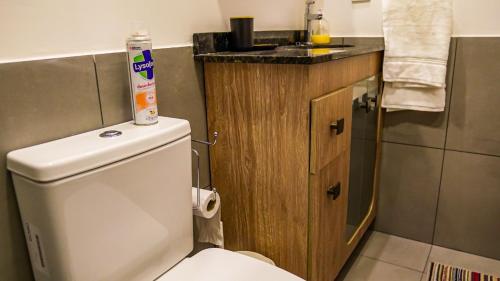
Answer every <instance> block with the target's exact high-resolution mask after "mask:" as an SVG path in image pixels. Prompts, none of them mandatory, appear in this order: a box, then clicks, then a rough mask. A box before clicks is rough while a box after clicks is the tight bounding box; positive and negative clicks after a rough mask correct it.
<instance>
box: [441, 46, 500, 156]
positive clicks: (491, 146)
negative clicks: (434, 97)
mask: <svg viewBox="0 0 500 281" xmlns="http://www.w3.org/2000/svg"><path fill="white" fill-rule="evenodd" d="M499 74H500V38H459V39H458V46H457V60H456V66H455V78H454V85H453V93H452V101H451V111H450V124H449V127H448V138H447V141H446V148H447V149H454V150H459V151H468V152H477V153H485V154H493V155H498V156H500V130H499V129H498V128H499V127H500V110H499V104H500V79H499V78H498V77H499Z"/></svg>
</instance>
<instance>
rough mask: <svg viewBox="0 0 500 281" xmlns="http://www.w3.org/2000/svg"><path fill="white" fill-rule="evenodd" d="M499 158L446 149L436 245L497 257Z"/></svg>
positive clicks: (499, 228)
mask: <svg viewBox="0 0 500 281" xmlns="http://www.w3.org/2000/svg"><path fill="white" fill-rule="evenodd" d="M499 171H500V157H493V156H484V155H478V154H471V153H463V152H454V151H446V154H445V161H444V169H443V180H442V184H441V191H440V196H439V207H438V215H437V222H436V235H435V241H434V242H435V244H437V245H440V246H444V247H448V248H452V249H457V250H460V251H464V252H469V253H474V254H478V255H481V256H486V257H490V258H494V259H499V260H500V240H499V239H498V237H499V236H498V235H499V233H500V223H499V216H500V204H499V198H500V173H499Z"/></svg>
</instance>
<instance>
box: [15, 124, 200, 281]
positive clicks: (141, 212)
mask: <svg viewBox="0 0 500 281" xmlns="http://www.w3.org/2000/svg"><path fill="white" fill-rule="evenodd" d="M106 131H108V132H107V133H104V132H106ZM109 131H111V132H109ZM120 133H121V134H120ZM100 135H101V136H100ZM105 135H106V136H108V137H104V136H105ZM7 167H8V169H9V170H10V171H11V172H12V177H13V181H14V187H15V191H16V195H17V200H18V203H19V209H20V212H21V217H22V221H23V225H24V231H25V238H26V241H27V245H28V249H29V252H30V259H31V264H32V268H33V272H34V275H35V278H36V280H38V281H45V280H57V281H65V280H71V281H94V280H95V281H97V280H105V281H114V280H116V281H118V280H120V281H125V280H141V281H144V280H154V279H155V278H157V277H158V276H160V275H161V274H162V273H164V272H165V271H167V270H168V269H169V268H170V267H172V266H173V265H175V264H176V263H177V262H179V261H180V260H182V259H183V258H184V257H185V256H186V255H187V254H188V253H189V252H190V251H191V250H192V249H193V229H192V225H193V224H192V209H191V208H192V204H191V186H192V185H191V136H190V127H189V123H188V122H187V121H186V120H180V119H173V118H166V117H160V118H159V122H158V124H155V125H151V126H136V125H133V124H132V123H131V122H129V123H123V124H119V125H116V126H112V127H108V128H104V129H99V130H95V131H91V132H87V133H84V134H80V135H76V136H72V137H68V138H65V139H60V140H56V141H52V142H48V143H45V144H40V145H36V146H33V147H28V148H24V149H20V150H16V151H12V152H10V153H9V154H8V155H7Z"/></svg>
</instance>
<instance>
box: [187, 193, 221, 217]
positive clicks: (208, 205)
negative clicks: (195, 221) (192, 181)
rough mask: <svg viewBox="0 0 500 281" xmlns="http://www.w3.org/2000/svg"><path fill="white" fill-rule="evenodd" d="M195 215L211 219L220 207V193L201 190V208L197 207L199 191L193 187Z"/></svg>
mask: <svg viewBox="0 0 500 281" xmlns="http://www.w3.org/2000/svg"><path fill="white" fill-rule="evenodd" d="M191 194H192V199H193V213H194V215H195V216H198V217H202V218H206V219H211V218H213V216H214V215H215V214H216V213H217V211H218V210H219V207H220V197H219V194H218V193H215V192H213V191H210V190H206V189H200V206H199V207H198V206H197V200H198V199H197V198H198V190H197V189H196V188H194V187H193V189H192V191H191Z"/></svg>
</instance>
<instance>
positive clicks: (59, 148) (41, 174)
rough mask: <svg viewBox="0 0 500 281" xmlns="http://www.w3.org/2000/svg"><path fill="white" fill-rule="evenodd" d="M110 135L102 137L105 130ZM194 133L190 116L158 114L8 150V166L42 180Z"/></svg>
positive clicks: (114, 160) (60, 177) (124, 156)
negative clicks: (147, 120)
mask: <svg viewBox="0 0 500 281" xmlns="http://www.w3.org/2000/svg"><path fill="white" fill-rule="evenodd" d="M110 131H111V133H108V134H110V135H113V134H119V133H114V132H115V131H117V132H121V134H120V135H117V136H111V137H101V135H102V134H103V133H104V132H110ZM190 133H191V128H190V126H189V122H188V121H187V120H182V119H175V118H168V117H159V119H158V123H157V124H154V125H148V126H138V125H134V124H133V122H132V121H130V122H126V123H122V124H118V125H114V126H110V127H106V128H102V129H98V130H94V131H90V132H86V133H83V134H79V135H75V136H71V137H67V138H64V139H59V140H55V141H51V142H47V143H43V144H39V145H35V146H31V147H27V148H23V149H19V150H15V151H11V152H9V153H8V154H7V169H9V170H10V171H12V172H14V173H16V174H19V175H22V176H24V177H27V178H29V179H32V180H34V181H39V182H49V181H55V180H59V179H62V178H65V177H69V176H72V175H75V174H79V173H82V172H85V171H88V170H91V169H95V168H98V167H102V166H104V165H107V164H110V163H113V162H117V161H120V160H122V159H125V158H128V157H131V156H134V155H137V154H140V153H142V152H145V151H148V150H151V149H153V148H156V147H159V146H162V145H165V144H168V143H171V142H174V141H176V140H178V139H180V138H182V137H185V136H187V135H189V134H190Z"/></svg>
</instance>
